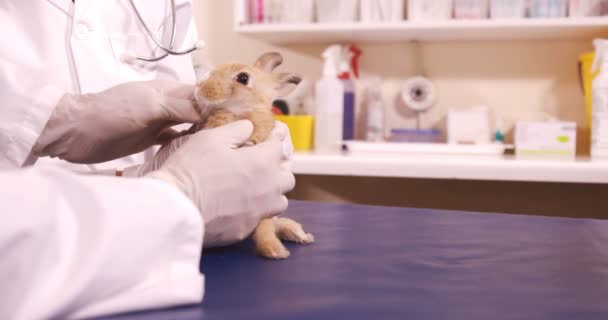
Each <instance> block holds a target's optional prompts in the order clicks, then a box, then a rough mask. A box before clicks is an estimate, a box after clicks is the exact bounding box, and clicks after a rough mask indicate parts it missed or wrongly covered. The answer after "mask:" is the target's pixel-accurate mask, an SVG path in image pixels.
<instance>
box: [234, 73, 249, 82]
mask: <svg viewBox="0 0 608 320" xmlns="http://www.w3.org/2000/svg"><path fill="white" fill-rule="evenodd" d="M236 82H238V83H240V84H243V85H247V84H248V83H249V75H248V74H246V73H245V72H241V73H239V74H237V75H236Z"/></svg>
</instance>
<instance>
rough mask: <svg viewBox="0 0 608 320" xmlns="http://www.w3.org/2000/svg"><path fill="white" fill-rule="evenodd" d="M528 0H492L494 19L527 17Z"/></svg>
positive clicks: (491, 15)
mask: <svg viewBox="0 0 608 320" xmlns="http://www.w3.org/2000/svg"><path fill="white" fill-rule="evenodd" d="M526 9H527V6H526V0H491V1H490V17H491V18H492V19H522V18H525V17H526Z"/></svg>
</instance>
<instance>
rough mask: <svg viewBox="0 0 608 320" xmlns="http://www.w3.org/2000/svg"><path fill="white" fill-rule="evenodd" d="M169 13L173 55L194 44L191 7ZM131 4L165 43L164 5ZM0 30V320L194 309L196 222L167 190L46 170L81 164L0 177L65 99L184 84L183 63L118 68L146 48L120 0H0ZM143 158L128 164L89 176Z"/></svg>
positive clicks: (199, 282)
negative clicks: (140, 84) (157, 83)
mask: <svg viewBox="0 0 608 320" xmlns="http://www.w3.org/2000/svg"><path fill="white" fill-rule="evenodd" d="M176 3H177V9H178V10H177V33H176V41H175V43H176V47H178V48H184V47H189V46H191V45H193V44H194V41H195V39H196V37H197V35H196V32H195V26H194V22H193V16H192V4H191V2H190V1H189V0H176ZM135 4H136V5H137V6H138V8H139V10H140V12H141V13H142V16H143V18H144V19H145V20H146V22H147V23H148V25H149V26H150V28H151V29H152V30H154V31H155V32H158V35H159V36H161V37H162V38H163V39H164V41H165V43H168V42H169V32H170V27H171V24H170V23H171V19H170V16H171V11H170V1H168V0H166V1H164V0H155V1H151V0H135ZM0 30H2V34H3V37H4V40H3V41H1V42H0V219H1V221H2V223H1V224H0V256H1V257H2V258H1V259H0V297H2V299H0V319H39V318H49V317H52V318H71V317H89V316H96V315H102V314H109V313H115V312H122V311H131V310H137V309H141V308H152V307H166V306H173V305H176V304H182V303H191V302H198V301H200V300H201V299H202V296H203V276H202V275H201V274H200V273H199V271H198V259H199V257H200V248H201V245H202V239H203V230H202V229H203V227H202V226H203V223H202V221H201V218H200V215H199V213H198V212H197V210H196V209H195V208H194V207H193V205H192V204H191V203H190V201H189V200H188V199H186V198H185V197H184V196H183V195H181V194H179V192H177V191H175V190H174V189H172V188H171V187H170V186H167V185H164V184H163V183H161V182H159V181H151V180H149V179H138V180H128V179H126V178H123V179H120V178H109V177H96V176H76V175H74V174H72V173H69V172H67V171H66V170H59V169H58V168H56V166H57V165H58V164H60V165H61V166H64V167H69V168H72V169H76V170H82V169H83V168H82V166H77V165H70V164H67V163H66V162H63V161H59V160H53V159H38V162H37V164H36V166H35V167H34V168H32V169H28V170H25V171H20V172H14V171H11V172H7V171H2V170H3V169H6V168H16V167H20V166H21V165H22V164H23V163H24V162H25V161H26V159H28V156H29V153H30V149H31V147H32V146H33V145H34V143H35V142H36V139H37V138H38V136H39V134H40V132H41V131H42V129H43V127H44V125H45V124H46V122H47V120H48V118H49V116H50V114H51V113H52V111H53V107H54V105H55V104H56V102H57V101H58V100H59V98H60V97H61V95H63V94H64V93H65V92H70V93H89V92H98V91H101V90H104V89H106V88H109V87H111V86H113V85H116V84H119V83H122V82H127V81H138V80H150V79H171V80H178V81H182V82H186V83H188V82H190V83H192V82H193V81H194V78H195V77H194V70H193V67H192V61H191V58H190V56H178V57H175V56H170V57H168V58H166V59H164V60H162V61H161V62H157V63H137V64H129V63H125V62H123V61H121V58H122V56H123V55H124V54H125V53H135V54H138V55H150V54H152V53H153V51H154V50H156V49H155V48H156V47H155V46H152V45H151V41H150V40H149V39H148V38H147V37H146V35H145V31H144V30H143V28H142V26H141V25H140V23H139V21H138V20H137V18H136V16H135V15H134V13H133V11H132V9H131V7H130V5H129V2H128V1H127V0H76V4H75V5H74V4H73V3H72V0H19V1H15V0H0ZM156 53H158V52H156ZM30 160H31V157H30ZM143 160H144V155H143V154H139V155H136V156H132V157H128V158H125V159H120V160H117V161H113V162H111V163H105V164H102V165H96V166H90V167H89V168H90V169H95V170H97V169H110V168H116V167H125V166H129V165H132V164H136V163H141V162H143ZM49 164H51V165H53V166H55V168H54V169H52V168H45V167H46V165H49ZM43 167H44V168H43Z"/></svg>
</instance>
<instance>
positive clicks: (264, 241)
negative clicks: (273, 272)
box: [253, 218, 289, 259]
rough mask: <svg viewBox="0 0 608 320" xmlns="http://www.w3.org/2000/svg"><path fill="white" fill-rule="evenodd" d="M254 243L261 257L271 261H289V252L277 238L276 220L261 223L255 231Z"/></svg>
mask: <svg viewBox="0 0 608 320" xmlns="http://www.w3.org/2000/svg"><path fill="white" fill-rule="evenodd" d="M253 242H254V243H255V249H256V251H257V252H258V254H259V255H261V256H262V257H265V258H269V259H287V257H289V250H287V248H285V246H284V245H283V244H282V243H281V240H279V238H278V237H277V229H276V226H275V219H274V218H270V219H264V220H262V221H260V223H259V224H258V226H257V227H256V228H255V230H254V231H253Z"/></svg>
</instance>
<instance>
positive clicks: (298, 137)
mask: <svg viewBox="0 0 608 320" xmlns="http://www.w3.org/2000/svg"><path fill="white" fill-rule="evenodd" d="M275 119H276V120H278V121H281V122H283V123H285V124H286V125H287V127H288V128H289V134H290V136H291V142H292V144H293V148H294V150H297V151H307V150H310V149H312V146H313V136H312V133H313V127H314V117H313V116H309V115H289V116H284V115H277V116H275Z"/></svg>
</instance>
